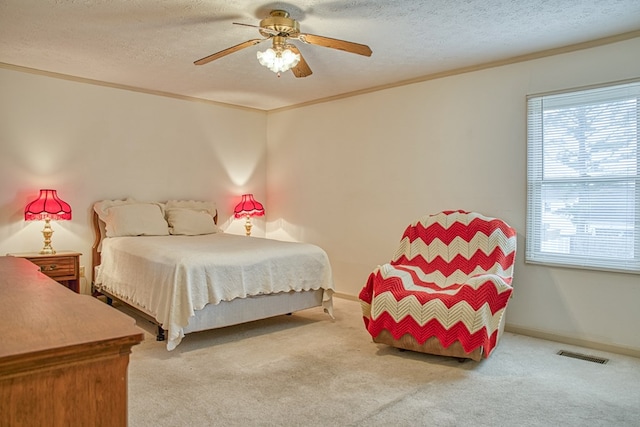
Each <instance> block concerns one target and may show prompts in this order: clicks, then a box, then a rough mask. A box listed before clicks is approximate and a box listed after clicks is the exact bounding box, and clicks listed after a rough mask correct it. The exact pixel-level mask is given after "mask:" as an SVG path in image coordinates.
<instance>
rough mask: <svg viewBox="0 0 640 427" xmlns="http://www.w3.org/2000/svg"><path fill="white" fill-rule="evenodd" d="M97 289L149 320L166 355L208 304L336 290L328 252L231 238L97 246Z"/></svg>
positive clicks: (131, 240)
mask: <svg viewBox="0 0 640 427" xmlns="http://www.w3.org/2000/svg"><path fill="white" fill-rule="evenodd" d="M95 282H96V285H97V286H98V288H100V289H104V290H105V291H107V292H109V293H112V294H113V295H114V296H117V297H119V298H122V299H123V300H124V301H127V302H130V303H132V304H134V305H136V306H139V307H141V308H143V309H144V310H145V311H147V312H148V313H149V314H151V315H152V316H154V317H155V318H156V320H157V321H158V322H160V324H161V325H162V327H163V328H164V329H166V330H167V331H168V336H167V339H168V342H167V349H169V350H172V349H174V348H175V347H176V346H177V345H178V344H179V343H180V341H181V340H182V338H183V337H184V331H183V329H184V327H185V326H186V325H187V324H188V322H189V318H190V317H192V316H194V314H195V311H196V310H201V309H202V308H204V306H205V305H206V304H217V303H219V302H220V301H231V300H233V299H235V298H245V297H248V296H253V295H261V294H272V293H279V292H289V291H292V290H293V291H308V290H317V289H324V290H325V292H324V297H323V301H324V302H323V305H324V306H325V309H330V306H331V295H332V293H333V290H334V286H333V279H332V273H331V266H330V264H329V259H328V257H327V254H326V253H325V252H324V250H322V249H321V248H319V247H318V246H315V245H312V244H308V243H294V242H283V241H278V240H270V239H263V238H257V237H246V236H238V235H232V234H224V233H218V234H208V235H202V236H141V237H111V238H107V239H104V240H103V242H102V257H101V265H100V267H99V268H98V269H97V275H96V280H95Z"/></svg>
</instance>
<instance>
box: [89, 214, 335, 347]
mask: <svg viewBox="0 0 640 427" xmlns="http://www.w3.org/2000/svg"><path fill="white" fill-rule="evenodd" d="M214 221H215V222H216V224H217V222H218V215H217V214H216V216H215V217H214ZM93 229H94V233H95V241H94V243H93V247H92V265H91V267H92V268H91V292H92V295H93V296H95V297H98V296H100V295H104V296H105V297H106V298H107V303H108V304H109V305H111V304H112V303H113V301H117V302H118V303H120V304H123V305H125V306H127V307H130V308H131V309H133V310H135V311H136V312H137V313H139V314H140V315H141V316H142V317H143V318H145V319H146V320H148V321H150V322H151V323H153V324H154V325H156V327H157V335H156V340H157V341H164V340H165V330H164V329H163V328H162V325H160V324H159V323H158V321H157V320H156V319H155V317H154V316H153V315H152V314H151V313H149V312H147V311H146V310H144V309H143V308H141V307H138V306H136V305H135V304H134V303H132V302H130V301H127V300H126V299H123V298H119V297H117V296H115V295H112V294H110V293H108V292H106V291H104V290H102V289H100V288H99V287H97V286H96V285H95V270H96V267H97V266H98V265H100V262H101V254H100V245H101V242H102V239H103V238H104V237H105V224H104V223H103V222H102V221H101V220H100V218H99V217H98V214H97V213H96V212H95V211H94V212H93ZM323 295H324V290H323V289H318V290H313V291H302V292H294V291H292V292H282V293H278V294H272V295H257V296H252V297H247V298H237V299H235V300H232V301H221V302H220V303H218V304H207V305H206V306H205V307H204V308H203V309H202V310H198V311H196V314H195V316H194V317H192V318H191V319H189V324H188V325H187V326H186V327H185V328H184V333H185V335H186V334H188V333H191V332H198V331H206V330H209V329H217V328H222V327H225V326H231V325H237V324H240V323H246V322H251V321H254V320H260V319H266V318H269V317H275V316H280V315H284V314H291V313H293V312H295V311H300V310H305V309H308V308H313V307H319V306H322V302H323V301H322V299H323Z"/></svg>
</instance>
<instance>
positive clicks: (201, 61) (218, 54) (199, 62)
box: [194, 39, 267, 65]
mask: <svg viewBox="0 0 640 427" xmlns="http://www.w3.org/2000/svg"><path fill="white" fill-rule="evenodd" d="M265 40H267V39H252V40H247V41H246V42H243V43H240V44H237V45H235V46H231V47H229V48H227V49H224V50H221V51H220V52H216V53H214V54H211V55H209V56H205V57H204V58H201V59H198V60H197V61H195V62H194V64H196V65H204V64H208V63H209V62H211V61H214V60H216V59H219V58H222V57H223V56H227V55H229V54H231V53H234V52H237V51H239V50H242V49H244V48H247V47H249V46H254V45H257V44H258V43H260V42H263V41H265Z"/></svg>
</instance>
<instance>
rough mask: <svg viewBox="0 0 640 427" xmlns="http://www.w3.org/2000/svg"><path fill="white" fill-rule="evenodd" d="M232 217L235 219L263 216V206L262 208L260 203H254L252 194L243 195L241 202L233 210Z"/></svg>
mask: <svg viewBox="0 0 640 427" xmlns="http://www.w3.org/2000/svg"><path fill="white" fill-rule="evenodd" d="M233 215H234V216H235V217H236V218H242V217H251V216H263V215H264V206H262V203H259V202H256V201H255V199H254V198H253V194H244V195H243V196H242V201H241V202H240V203H238V204H237V205H236V207H235V209H234V210H233Z"/></svg>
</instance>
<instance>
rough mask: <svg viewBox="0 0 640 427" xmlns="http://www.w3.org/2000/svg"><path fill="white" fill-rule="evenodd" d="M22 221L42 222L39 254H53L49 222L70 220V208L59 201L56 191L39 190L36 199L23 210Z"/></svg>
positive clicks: (51, 232) (51, 231)
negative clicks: (41, 239) (42, 239)
mask: <svg viewBox="0 0 640 427" xmlns="http://www.w3.org/2000/svg"><path fill="white" fill-rule="evenodd" d="M24 219H25V221H37V220H44V229H43V230H42V235H43V236H44V246H43V247H42V250H41V251H40V253H41V254H48V255H51V254H55V253H56V251H55V249H53V247H52V246H51V236H52V235H53V230H52V229H51V220H52V219H53V220H57V221H59V220H66V219H71V206H69V204H68V203H66V202H63V201H62V200H60V198H59V197H58V193H57V192H56V190H40V195H39V196H38V198H37V199H35V200H34V201H33V202H31V203H29V204H28V205H27V207H26V208H24Z"/></svg>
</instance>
